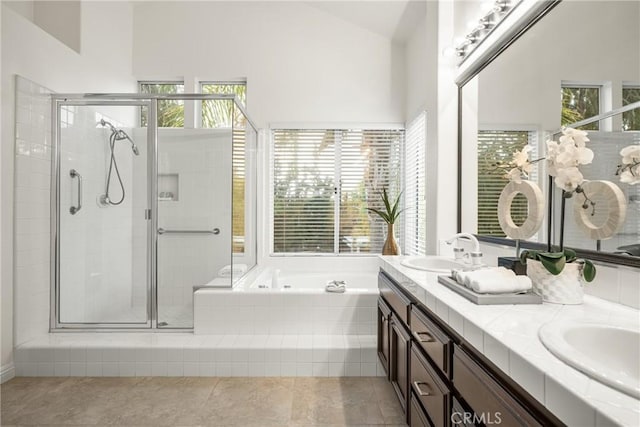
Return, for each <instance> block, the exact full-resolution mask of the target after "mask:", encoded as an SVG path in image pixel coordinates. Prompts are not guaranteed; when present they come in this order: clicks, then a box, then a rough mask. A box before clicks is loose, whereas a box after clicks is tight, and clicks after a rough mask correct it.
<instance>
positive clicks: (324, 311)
mask: <svg viewBox="0 0 640 427" xmlns="http://www.w3.org/2000/svg"><path fill="white" fill-rule="evenodd" d="M278 271H279V279H278V281H279V282H280V283H279V286H283V285H288V286H291V288H276V289H261V288H258V285H263V286H271V278H272V273H273V269H271V268H265V269H262V271H261V272H256V278H255V280H251V281H246V282H244V283H243V284H242V286H236V287H235V288H234V289H200V290H198V291H197V292H196V293H195V295H194V304H195V316H194V324H195V327H194V330H195V333H196V334H228V333H234V334H260V335H262V334H314V335H316V334H338V335H343V334H346V335H356V334H364V335H375V334H376V327H377V326H376V306H377V299H378V288H377V274H376V272H375V270H373V273H362V272H361V273H360V274H356V273H353V272H351V273H348V272H343V271H341V270H340V269H332V270H329V271H328V272H313V271H308V272H307V273H298V274H290V273H289V272H287V271H286V270H279V269H278ZM332 278H334V279H335V278H340V280H345V281H346V283H347V291H346V292H345V293H342V294H340V293H328V292H326V291H325V289H324V286H325V285H326V283H327V281H329V280H331V279H332Z"/></svg>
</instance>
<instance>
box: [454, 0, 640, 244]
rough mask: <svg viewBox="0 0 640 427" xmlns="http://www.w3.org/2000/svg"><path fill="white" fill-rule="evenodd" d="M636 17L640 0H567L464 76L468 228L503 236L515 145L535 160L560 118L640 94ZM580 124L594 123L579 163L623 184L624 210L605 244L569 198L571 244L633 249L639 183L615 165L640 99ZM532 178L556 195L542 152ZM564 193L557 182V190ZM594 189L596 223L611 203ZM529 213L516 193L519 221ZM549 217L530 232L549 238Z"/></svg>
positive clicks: (633, 140) (581, 115)
mask: <svg viewBox="0 0 640 427" xmlns="http://www.w3.org/2000/svg"><path fill="white" fill-rule="evenodd" d="M639 16H640V3H638V2H627V1H563V2H560V3H559V4H558V5H557V6H555V7H554V8H553V9H551V10H550V11H549V12H548V13H547V14H546V15H545V16H543V17H542V18H541V19H540V20H539V21H538V22H537V23H536V24H534V25H533V26H532V27H531V28H529V29H528V30H527V31H526V32H525V33H524V34H522V35H521V36H520V37H519V38H518V39H517V40H516V41H515V42H513V44H511V45H509V47H508V48H507V49H505V50H504V51H503V52H502V53H500V55H498V56H497V57H496V58H495V59H493V60H492V61H491V62H490V63H489V64H488V65H486V67H484V68H482V69H481V71H480V72H479V73H477V74H476V75H475V76H474V77H473V78H472V79H470V80H469V81H468V82H466V83H465V84H464V86H463V87H462V88H461V98H460V106H459V108H460V114H461V116H460V117H459V120H460V130H461V135H460V139H461V150H460V161H461V175H460V176H461V188H462V190H461V217H462V227H461V228H462V230H476V231H477V233H478V234H479V235H484V236H493V237H504V233H503V231H502V229H501V228H500V226H499V223H498V219H497V214H496V207H497V201H498V198H499V196H500V192H501V191H502V189H503V188H504V187H505V185H506V184H507V183H508V182H509V181H508V179H507V178H505V177H504V175H505V173H506V172H508V171H509V168H508V166H509V165H508V164H509V162H511V161H512V159H513V154H514V153H515V152H516V151H520V150H522V149H523V148H524V147H527V146H528V147H530V151H529V153H528V154H529V159H530V160H536V159H539V158H542V157H544V156H545V154H546V144H545V141H546V140H547V139H550V138H552V137H554V134H555V133H557V132H558V129H560V128H561V127H562V126H566V125H570V124H572V123H575V122H579V121H582V120H585V119H588V118H590V117H592V116H597V115H602V114H604V113H606V112H609V111H612V110H617V109H619V108H621V107H624V106H627V105H629V104H633V103H634V102H637V101H640V25H638V17H639ZM569 22H580V25H579V27H576V26H574V25H567V23H569ZM581 129H583V130H587V131H588V132H589V138H590V139H591V141H590V142H588V143H587V144H588V146H589V148H591V149H592V150H593V151H594V154H595V157H594V160H593V163H592V164H589V165H584V166H581V167H580V170H581V171H582V173H583V175H584V177H585V179H587V180H607V181H611V182H612V183H614V184H615V185H616V186H617V187H619V188H620V189H621V190H622V192H623V193H624V198H625V201H626V204H627V206H628V207H627V212H626V213H627V215H626V221H625V223H624V224H623V225H622V227H621V228H620V230H619V231H618V233H617V234H616V235H614V236H613V237H612V238H611V239H610V240H603V241H602V242H601V243H600V244H598V243H597V242H596V241H594V240H592V239H591V238H590V237H587V236H586V235H585V234H584V233H583V232H582V231H581V230H580V229H579V227H578V226H577V225H576V223H575V221H574V214H573V211H572V205H571V202H569V203H567V214H566V215H565V220H566V226H565V244H566V245H567V246H570V247H575V248H578V249H587V250H596V249H597V247H598V248H599V249H600V250H601V251H603V252H609V253H615V252H623V251H624V252H627V253H632V252H633V250H626V251H625V250H624V249H618V248H620V247H628V246H629V245H637V244H638V243H640V185H629V184H627V183H621V182H620V180H619V177H618V176H616V170H617V166H618V164H619V163H620V161H621V157H620V150H621V148H623V147H626V146H629V145H632V144H640V108H635V109H632V110H630V111H626V112H624V113H622V114H616V115H613V116H612V117H607V118H605V119H602V120H599V121H592V122H591V123H588V124H586V125H584V126H582V127H581ZM556 140H557V135H556ZM525 179H528V180H529V181H533V182H536V183H537V184H538V185H539V186H540V188H542V190H543V191H544V193H545V196H546V197H549V196H550V193H549V191H550V189H549V182H548V175H547V170H546V162H545V161H540V162H537V163H535V164H534V167H533V169H532V170H531V172H530V173H529V174H528V177H526V178H525ZM558 193H560V191H559V189H557V188H556V191H555V192H554V193H553V197H557V194H558ZM594 197H596V199H594V200H595V201H596V206H599V207H601V209H596V213H595V214H594V216H593V217H592V220H593V223H594V224H595V225H598V224H602V222H603V221H605V219H606V215H605V214H606V210H605V209H604V205H605V202H604V200H602V196H601V195H598V196H594ZM598 198H600V199H598ZM553 206H554V213H553V214H552V215H551V218H550V220H551V222H552V239H554V240H552V242H553V243H554V244H557V243H558V241H557V238H558V234H559V233H558V229H559V225H558V223H559V212H556V210H557V211H559V209H556V208H557V207H559V206H560V204H559V203H558V202H557V200H556V202H555V203H553ZM527 213H528V207H527V204H526V202H525V201H524V200H522V199H520V200H518V199H515V200H514V202H513V204H512V216H513V219H514V221H515V222H518V221H520V220H522V221H523V220H524V218H525V217H526V216H527ZM519 218H520V219H519ZM547 221H549V218H548V215H545V223H543V225H542V227H541V229H540V230H539V231H538V233H536V234H535V235H534V236H533V237H532V238H530V239H529V240H530V241H538V242H544V243H546V242H547V226H548V224H547V223H546V222H547ZM598 245H599V246H598ZM632 248H633V247H632Z"/></svg>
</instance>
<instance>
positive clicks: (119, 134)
mask: <svg viewBox="0 0 640 427" xmlns="http://www.w3.org/2000/svg"><path fill="white" fill-rule="evenodd" d="M98 124H99V125H100V126H104V127H109V129H111V136H112V137H114V138H115V140H116V141H122V140H124V139H126V140H128V141H129V142H130V143H131V151H133V154H135V155H136V156H139V155H140V151H138V146H137V145H136V143H135V142H133V140H132V139H131V138H130V137H129V135H127V133H126V132H125V131H123V130H122V129H118V128H116V127H115V126H114V125H112V124H111V123H109V122H108V121H106V120H105V119H100V121H99V122H98Z"/></svg>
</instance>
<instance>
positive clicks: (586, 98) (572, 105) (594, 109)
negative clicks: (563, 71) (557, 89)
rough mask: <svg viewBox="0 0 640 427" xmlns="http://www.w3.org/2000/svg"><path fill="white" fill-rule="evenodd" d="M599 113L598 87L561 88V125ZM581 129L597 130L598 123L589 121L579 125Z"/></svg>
mask: <svg viewBox="0 0 640 427" xmlns="http://www.w3.org/2000/svg"><path fill="white" fill-rule="evenodd" d="M598 114H600V88H599V87H577V86H575V87H570V86H565V87H563V88H562V119H561V123H560V124H561V125H562V126H567V125H570V124H572V123H576V122H579V121H581V120H584V119H588V118H589V117H593V116H597V115H598ZM579 129H582V130H598V129H599V123H598V122H594V123H589V124H588V125H585V126H580V127H579Z"/></svg>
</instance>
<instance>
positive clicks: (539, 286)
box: [527, 259, 584, 304]
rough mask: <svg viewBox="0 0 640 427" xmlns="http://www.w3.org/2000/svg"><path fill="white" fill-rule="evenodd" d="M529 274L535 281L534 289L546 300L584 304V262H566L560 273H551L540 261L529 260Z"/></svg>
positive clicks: (557, 302) (558, 302) (532, 280)
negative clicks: (555, 274)
mask: <svg viewBox="0 0 640 427" xmlns="http://www.w3.org/2000/svg"><path fill="white" fill-rule="evenodd" d="M527 276H529V278H530V279H531V282H532V283H533V291H534V292H535V293H536V294H538V295H540V296H541V297H542V300H543V301H544V302H552V303H556V304H582V301H583V299H584V279H583V278H582V264H581V263H578V262H572V263H570V264H565V266H564V269H563V270H562V272H561V273H560V274H558V275H557V276H554V275H553V274H551V273H549V272H548V271H547V269H546V268H544V266H543V265H542V263H541V262H540V261H536V260H533V259H528V260H527Z"/></svg>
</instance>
